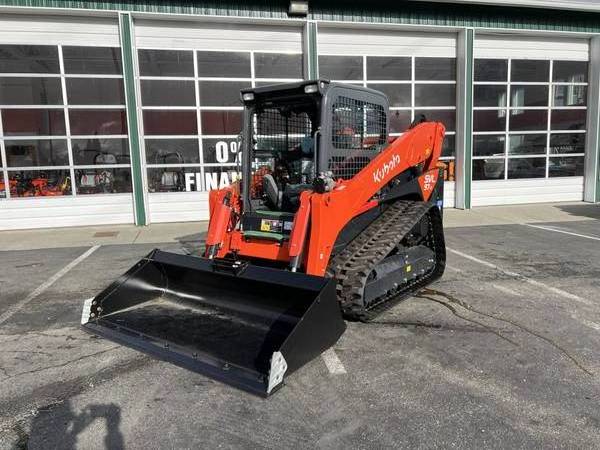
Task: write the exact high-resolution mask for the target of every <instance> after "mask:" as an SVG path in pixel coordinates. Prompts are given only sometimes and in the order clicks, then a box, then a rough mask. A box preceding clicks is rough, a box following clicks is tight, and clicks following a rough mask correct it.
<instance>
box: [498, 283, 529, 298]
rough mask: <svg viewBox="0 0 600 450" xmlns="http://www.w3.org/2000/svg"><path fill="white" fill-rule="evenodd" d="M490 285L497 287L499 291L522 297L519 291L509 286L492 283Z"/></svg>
mask: <svg viewBox="0 0 600 450" xmlns="http://www.w3.org/2000/svg"><path fill="white" fill-rule="evenodd" d="M492 287H493V288H496V289H498V290H499V291H500V292H504V293H505V294H508V295H514V296H515V297H522V295H521V294H520V293H519V292H517V291H515V290H513V289H511V288H507V287H506V286H502V285H500V284H492Z"/></svg>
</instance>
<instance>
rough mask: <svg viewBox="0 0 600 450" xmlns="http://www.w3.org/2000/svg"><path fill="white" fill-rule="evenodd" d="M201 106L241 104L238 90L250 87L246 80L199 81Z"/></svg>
mask: <svg viewBox="0 0 600 450" xmlns="http://www.w3.org/2000/svg"><path fill="white" fill-rule="evenodd" d="M199 86H200V105H201V106H242V102H241V99H240V90H242V89H246V88H249V87H250V83H249V82H247V81H200V82H199Z"/></svg>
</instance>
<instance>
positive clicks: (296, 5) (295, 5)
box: [288, 0, 308, 16]
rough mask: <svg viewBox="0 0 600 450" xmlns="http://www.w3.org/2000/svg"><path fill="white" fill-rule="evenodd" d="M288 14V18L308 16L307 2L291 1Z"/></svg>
mask: <svg viewBox="0 0 600 450" xmlns="http://www.w3.org/2000/svg"><path fill="white" fill-rule="evenodd" d="M288 14H289V15H290V16H306V15H307V14H308V1H301V0H292V1H291V2H290V9H289V10H288Z"/></svg>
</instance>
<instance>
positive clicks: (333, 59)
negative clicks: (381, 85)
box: [319, 55, 363, 80]
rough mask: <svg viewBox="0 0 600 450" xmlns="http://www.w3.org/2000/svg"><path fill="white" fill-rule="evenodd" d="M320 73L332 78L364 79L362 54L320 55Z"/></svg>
mask: <svg viewBox="0 0 600 450" xmlns="http://www.w3.org/2000/svg"><path fill="white" fill-rule="evenodd" d="M319 74H320V76H321V77H323V78H328V79H330V80H362V79H363V61H362V56H331V55H320V56H319Z"/></svg>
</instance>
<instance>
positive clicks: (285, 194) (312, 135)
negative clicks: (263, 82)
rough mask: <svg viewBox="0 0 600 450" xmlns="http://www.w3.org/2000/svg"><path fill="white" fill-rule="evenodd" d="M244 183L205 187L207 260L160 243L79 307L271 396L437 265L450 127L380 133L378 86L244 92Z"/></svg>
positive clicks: (189, 363) (134, 341) (144, 343)
mask: <svg viewBox="0 0 600 450" xmlns="http://www.w3.org/2000/svg"><path fill="white" fill-rule="evenodd" d="M241 97H242V102H243V104H244V107H245V108H244V125H243V132H242V136H241V149H242V157H241V173H242V178H241V180H238V181H236V182H235V183H233V184H232V185H231V186H229V187H226V188H223V189H219V190H214V191H211V192H210V196H209V201H210V223H209V228H208V234H207V237H206V247H205V250H204V256H203V257H197V256H189V255H179V254H173V253H167V252H163V251H160V250H154V251H152V252H151V253H150V254H149V255H147V256H146V257H145V258H144V259H142V260H141V261H139V262H138V263H137V264H136V265H135V266H134V267H132V268H131V269H130V270H129V271H128V272H127V273H126V274H124V275H123V276H122V277H121V278H120V279H119V280H117V281H115V282H114V283H113V284H112V285H111V286H109V287H108V288H107V289H105V290H104V291H103V292H101V293H100V294H98V295H97V296H96V297H94V298H93V299H90V300H88V301H86V304H85V306H84V311H83V317H82V322H83V324H84V326H85V327H86V328H87V329H88V330H90V331H91V332H93V333H97V334H100V335H103V336H106V337H108V338H110V339H113V340H115V341H118V342H121V343H123V344H125V345H128V346H130V347H134V348H137V349H139V350H142V351H144V352H147V353H150V354H152V355H155V356H157V357H159V358H161V359H165V360H168V361H171V362H174V363H175V364H178V365H181V366H183V367H186V368H189V369H191V370H195V371H198V372H201V373H204V374H206V375H209V376H211V377H213V378H217V379H219V380H222V381H225V382H227V383H229V384H232V385H234V386H237V387H239V388H242V389H245V390H248V391H250V392H253V393H256V394H259V395H263V396H267V395H269V394H271V393H273V392H274V391H275V390H277V389H278V388H279V387H280V386H281V385H282V381H283V379H284V376H286V375H288V374H290V373H291V372H293V371H294V370H296V369H298V368H299V367H301V366H302V365H303V364H305V363H307V362H308V361H310V360H311V359H313V358H315V357H316V356H318V355H319V354H320V353H321V352H323V351H324V350H326V349H327V348H328V347H330V346H332V345H333V344H334V343H335V342H336V341H337V339H338V338H339V337H340V336H341V334H342V333H343V332H344V330H345V322H344V317H345V318H348V319H350V320H361V321H368V320H369V319H371V318H372V317H373V316H374V315H376V314H378V313H380V312H381V311H382V310H384V309H385V308H388V307H389V306H390V305H392V304H394V303H395V302H397V301H399V300H401V299H402V298H405V297H406V296H408V295H410V294H412V293H414V292H415V291H417V290H418V289H420V288H421V287H423V286H425V285H426V284H428V283H431V282H432V281H434V280H436V279H437V278H439V277H440V276H441V275H442V273H443V271H444V266H445V244H444V234H443V228H442V198H443V177H442V166H441V164H440V163H439V162H438V158H439V156H440V154H441V151H442V142H443V139H444V131H445V130H444V126H443V125H442V124H440V123H433V122H422V123H415V124H413V125H412V126H411V128H410V129H409V130H407V131H406V132H405V133H404V134H403V135H402V136H401V137H399V138H397V139H395V140H388V117H387V111H388V101H387V98H386V97H385V96H384V95H383V94H382V93H380V92H377V91H374V90H371V89H366V88H363V87H358V86H351V85H344V84H339V83H330V82H328V81H326V80H314V81H305V82H300V83H290V84H280V85H275V86H266V87H260V88H254V89H245V90H242V92H241Z"/></svg>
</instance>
